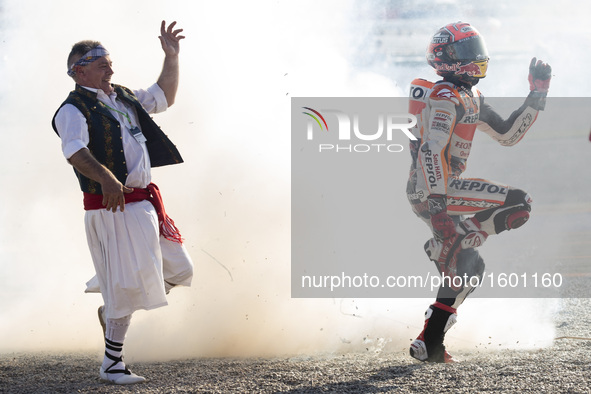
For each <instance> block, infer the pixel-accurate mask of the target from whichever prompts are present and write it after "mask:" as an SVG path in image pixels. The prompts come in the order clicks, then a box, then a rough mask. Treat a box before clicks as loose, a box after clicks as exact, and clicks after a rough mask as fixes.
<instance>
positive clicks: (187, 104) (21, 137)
mask: <svg viewBox="0 0 591 394" xmlns="http://www.w3.org/2000/svg"><path fill="white" fill-rule="evenodd" d="M415 3H417V2H390V3H388V2H382V1H376V2H371V3H362V2H352V1H349V2H342V1H329V2H321V3H318V2H312V1H297V2H273V1H254V2H240V1H229V2H220V3H214V2H187V1H174V0H173V1H169V2H166V4H164V3H163V2H156V1H151V0H150V1H139V0H133V1H125V2H121V1H117V2H116V1H112V0H109V1H104V2H102V3H101V4H100V8H99V7H97V5H96V4H93V5H82V4H78V5H76V6H73V5H72V3H71V2H66V1H63V0H58V1H53V2H40V1H16V0H4V1H1V2H0V12H1V26H2V27H1V28H0V37H1V44H0V45H1V46H2V48H1V49H2V51H1V53H2V61H1V63H0V70H1V75H2V76H3V83H2V85H1V86H0V122H1V124H2V130H3V133H4V136H5V143H4V144H2V145H1V146H0V153H1V154H0V157H1V158H2V159H1V160H2V164H3V166H2V167H3V170H2V172H0V181H1V182H2V185H3V193H2V195H1V196H0V203H1V204H0V220H1V223H2V226H1V227H0V239H1V240H2V241H0V242H1V247H0V337H1V338H2V340H1V341H0V352H8V351H30V350H56V351H96V352H97V354H98V353H100V352H101V351H102V338H101V335H100V326H99V325H98V321H97V318H96V309H97V307H98V306H99V305H101V304H102V299H101V297H100V296H99V295H96V294H84V293H83V291H84V288H85V285H84V284H85V282H86V281H87V280H88V279H89V278H90V277H92V276H93V275H94V273H93V267H92V262H91V260H90V255H89V253H88V250H87V245H86V238H85V234H84V226H83V210H82V206H81V195H80V193H79V191H78V186H77V182H76V180H75V177H74V176H73V172H72V170H71V168H69V165H68V164H67V163H66V161H65V160H64V159H63V156H62V155H61V151H60V142H59V138H57V136H55V134H54V132H53V130H52V129H51V124H50V122H51V118H52V116H53V114H54V112H55V111H56V110H57V108H58V107H59V105H60V103H61V102H62V101H63V99H65V97H66V95H67V93H68V92H69V91H70V90H71V89H72V88H73V83H72V81H71V80H70V79H69V77H68V76H67V75H66V57H67V54H68V52H69V49H70V47H71V45H72V44H73V43H74V42H76V41H79V40H82V39H96V40H99V41H101V42H102V43H103V45H104V46H105V47H106V48H107V49H108V50H109V51H110V53H111V58H112V60H113V62H114V66H113V67H114V69H115V75H114V77H113V81H114V82H115V83H120V84H123V85H125V86H128V87H131V88H139V87H147V86H149V85H151V84H152V83H154V82H155V80H156V78H157V76H158V74H159V72H160V69H161V64H162V60H163V54H162V52H161V49H160V44H159V41H158V38H157V37H158V35H159V24H160V21H161V20H163V19H164V20H166V21H167V22H170V21H173V20H177V21H178V26H179V27H181V28H183V29H184V34H185V35H186V36H187V38H186V39H185V40H183V41H182V42H181V45H182V46H181V86H180V89H179V93H178V96H177V100H176V103H175V105H174V106H173V107H171V108H170V109H169V111H167V112H166V113H164V114H159V115H156V117H155V120H156V122H157V123H158V124H159V125H160V126H161V127H162V128H163V129H164V130H165V131H166V132H167V134H168V135H169V136H170V137H171V139H172V140H173V141H174V142H175V144H176V145H177V146H178V148H179V150H180V151H181V153H182V155H183V157H184V158H185V164H183V165H180V166H171V167H167V168H159V169H154V171H153V179H154V181H155V182H156V183H158V184H159V186H160V188H161V190H162V193H163V196H164V199H165V200H166V207H167V212H168V213H169V214H170V216H171V217H172V218H174V220H175V222H176V224H177V225H178V226H179V228H180V229H181V231H182V233H183V236H184V237H185V239H186V246H187V248H188V250H189V252H190V253H191V256H192V257H193V260H194V262H195V264H196V266H195V271H196V272H195V273H196V275H195V279H194V283H193V286H192V287H191V288H179V289H174V290H173V291H172V292H171V295H170V297H169V303H170V305H169V306H168V307H166V308H160V309H158V310H154V311H150V312H144V311H139V312H137V313H135V314H134V316H133V319H132V325H131V328H130V330H129V332H128V339H127V341H126V353H127V358H128V360H132V361H133V360H155V359H158V360H162V359H172V358H184V357H201V356H253V355H254V356H274V355H285V354H318V353H329V352H346V351H373V352H380V351H391V352H399V351H403V352H406V351H407V346H408V344H409V340H410V339H411V338H414V337H415V336H416V335H417V334H418V332H419V331H420V330H421V328H422V324H423V317H422V315H423V311H424V310H425V309H426V307H427V306H428V305H429V304H430V303H431V302H432V300H431V299H427V300H415V299H410V300H407V299H291V298H290V288H289V283H290V277H289V276H290V153H289V152H290V129H289V127H290V121H289V116H290V98H291V97H294V96H304V97H305V96H318V97H321V96H325V97H331V96H353V97H363V96H374V97H375V96H404V95H406V90H407V87H408V84H409V83H410V81H411V80H412V79H413V78H414V77H418V76H423V77H426V78H431V79H432V78H434V75H433V74H432V72H431V70H430V69H428V68H426V67H425V66H424V64H421V66H415V65H413V64H412V63H410V64H409V63H407V64H404V63H396V62H395V61H393V59H392V58H391V57H388V56H387V55H385V53H386V52H387V51H386V49H387V45H389V43H390V44H391V43H392V42H393V41H388V40H386V39H385V36H384V35H381V34H380V29H379V28H380V26H381V27H382V28H384V26H385V25H380V23H381V22H380V21H383V20H384V18H383V16H384V15H386V16H388V15H389V16H390V17H393V16H392V12H394V11H396V10H398V11H400V12H402V11H406V12H415V13H416V16H415V17H414V20H415V21H416V20H419V21H422V23H421V28H420V29H419V30H416V32H413V31H412V30H409V28H410V26H417V24H413V23H412V22H413V19H412V18H411V17H407V18H406V19H405V17H403V16H401V15H398V19H396V18H394V19H390V21H391V22H392V26H394V27H395V29H397V30H396V31H397V34H398V35H397V36H395V39H394V41H396V40H397V42H398V43H405V42H406V43H407V44H405V45H406V46H408V47H409V48H402V47H401V51H402V50H403V49H404V50H409V52H408V56H409V57H410V58H412V57H413V56H415V57H417V56H418V57H419V58H422V56H424V52H423V51H424V48H425V47H426V45H427V41H426V40H427V39H428V36H429V35H430V34H432V33H433V31H435V30H436V29H437V28H438V27H440V26H441V25H443V24H445V23H448V22H450V21H452V20H454V19H464V20H468V19H470V20H472V18H469V17H470V16H474V13H475V9H474V8H473V7H472V6H465V4H464V2H461V1H458V2H441V3H439V2H435V3H436V4H438V5H439V6H442V7H443V5H444V4H452V5H455V6H456V7H455V8H453V10H447V11H446V12H444V13H442V14H441V15H442V16H433V15H431V14H430V13H428V12H427V11H426V9H425V8H424V7H423V6H426V4H427V2H424V3H425V4H423V3H421V2H418V3H417V4H418V5H413V4H415ZM419 3H420V4H419ZM484 3H485V4H488V3H490V4H493V2H484ZM497 3H498V2H494V4H497ZM563 3H564V2H562V3H561V4H563ZM567 3H568V2H567ZM361 4H365V5H363V6H362V5H361ZM367 4H370V5H367ZM388 4H393V5H394V6H389V7H388V6H387V5H388ZM421 4H423V6H422V5H421ZM520 4H523V3H522V2H520ZM535 4H536V7H535V9H536V10H540V11H539V15H535V13H534V15H533V16H530V18H540V19H542V18H546V19H548V18H549V16H548V15H550V13H551V12H554V11H557V12H558V11H560V10H550V9H549V8H550V7H553V6H551V4H553V3H551V2H549V1H547V2H543V4H544V5H545V7H546V8H548V12H546V9H545V8H544V7H543V6H540V5H539V2H536V3H535ZM575 4H576V3H575V2H572V5H571V7H574V6H575ZM532 5H533V2H532ZM578 6H579V5H577V7H578ZM503 7H504V8H505V11H504V12H503ZM508 7H509V6H508V5H502V6H501V7H500V8H501V10H500V11H495V16H494V17H493V16H491V17H486V16H485V13H484V12H481V13H480V14H478V16H477V17H476V18H474V19H477V20H478V21H479V22H481V23H482V24H481V26H482V27H479V30H480V31H481V33H483V34H484V35H485V37H486V38H487V41H488V42H489V45H490V47H489V50H490V52H491V53H494V52H495V51H496V50H497V51H499V52H502V54H503V56H505V57H503V56H501V58H500V59H499V60H498V64H497V63H492V62H491V65H490V68H489V73H490V77H487V79H486V80H485V81H484V82H483V83H482V86H481V89H482V90H483V91H484V92H485V93H487V92H488V94H489V95H497V96H511V95H515V96H522V95H524V94H526V93H527V65H528V64H529V58H531V56H539V57H541V58H544V60H548V61H549V62H550V63H551V64H552V65H553V67H554V69H555V74H556V75H557V76H558V77H557V78H555V81H553V87H552V89H553V91H556V92H559V94H561V95H571V96H577V95H583V94H582V92H580V90H579V89H577V88H575V86H576V85H577V84H576V81H574V80H573V81H570V79H572V78H573V75H572V74H577V72H576V71H577V68H578V67H582V66H583V64H584V63H585V62H583V61H581V62H580V64H572V63H571V62H570V61H567V60H565V57H563V56H558V55H557V53H556V51H557V49H558V47H561V48H562V49H563V51H564V50H565V48H572V46H571V44H569V43H568V42H567V43H565V42H563V41H560V37H559V36H557V34H556V32H554V34H553V35H550V34H549V33H546V32H545V31H544V30H543V26H545V25H544V24H543V23H542V24H541V25H538V24H532V23H524V22H523V21H520V23H519V25H517V24H514V23H513V22H514V21H515V19H516V17H515V14H514V13H512V11H514V10H513V9H509V8H508ZM562 7H564V4H563V5H562ZM584 7H588V6H584ZM564 8H567V9H568V7H564ZM385 10H386V11H385ZM388 10H389V11H388ZM519 12H520V14H519V15H521V17H523V15H524V12H523V10H519ZM421 13H424V16H421V15H422V14H421ZM558 15H566V14H565V12H564V11H561V13H560V14H558ZM578 15H588V12H579V13H578ZM574 17H576V16H574ZM450 18H451V19H450ZM474 23H475V24H476V22H474ZM522 26H528V29H529V30H527V31H524V29H523V28H522ZM538 26H542V27H538ZM581 26H586V25H585V24H584V23H581V24H580V25H579V24H576V23H573V24H570V27H571V28H572V27H577V28H582V27H581ZM421 29H422V30H421ZM536 29H538V30H536ZM586 32H587V31H586ZM516 34H519V35H520V37H521V38H520V40H519V41H515V40H511V37H513V36H514V35H516ZM587 34H588V32H587ZM559 41H560V42H559ZM415 42H416V45H415V44H414V43H415ZM559 43H560V46H558V44H559ZM401 45H403V44H401ZM572 45H573V46H574V45H575V44H572ZM417 46H418V47H417ZM509 49H510V51H509ZM579 49H580V48H579ZM566 50H568V49H566ZM577 51H578V49H577ZM563 53H564V52H563ZM576 53H580V51H578V52H576ZM380 56H382V58H381V57H380ZM380 59H382V60H380ZM515 63H518V67H519V69H518V70H514V69H513V67H514V65H515ZM497 67H498V68H497ZM495 68H497V69H495ZM508 69H511V73H508V72H507V73H506V72H505V71H506V70H508ZM573 71H574V72H573ZM421 73H422V74H424V75H420V74H421ZM514 74H515V75H517V76H516V77H515V78H516V79H515V80H513V79H509V78H513V75H514ZM509 75H510V76H509ZM579 75H584V74H579ZM517 78H519V80H517ZM569 82H570V83H569ZM554 89H555V90H554ZM579 134H581V132H579ZM524 144H527V141H525V142H524ZM483 166H487V164H478V165H474V167H476V168H481V169H482V168H484V167H483ZM587 168H589V167H587ZM406 171H407V169H406V168H396V169H393V177H394V178H393V179H396V182H400V185H401V188H404V184H405V182H406V179H405V177H406ZM474 171H475V172H476V171H477V170H476V169H475V170H474ZM516 172H517V171H516ZM510 181H511V179H507V182H510ZM401 195H402V196H403V194H401ZM403 197H404V196H403ZM394 205H396V206H399V207H400V208H399V209H400V212H399V213H398V215H399V217H400V218H401V220H400V223H398V224H397V226H399V227H397V228H396V230H395V231H396V232H398V233H405V232H407V233H408V229H411V231H412V232H413V233H415V234H416V247H414V249H413V250H404V251H400V256H403V257H404V258H405V259H408V261H424V262H425V264H428V262H426V261H425V256H424V254H423V252H422V250H421V245H422V243H423V242H424V241H425V240H426V239H427V238H428V237H429V233H428V230H427V229H426V228H424V227H425V226H423V225H422V224H421V223H420V222H419V221H418V219H416V218H415V217H413V215H412V213H410V207H409V206H408V203H407V202H406V201H405V200H404V198H403V199H401V201H399V202H398V201H397V202H395V204H394ZM520 231H522V238H521V239H524V240H527V239H531V238H534V237H536V229H535V228H531V227H530V228H528V226H526V227H524V229H523V230H520ZM511 235H512V236H513V235H516V234H513V233H512V234H511ZM508 238H510V237H503V240H502V241H499V242H497V243H494V245H496V247H501V244H502V243H503V242H504V241H505V240H506V239H508ZM512 247H519V245H512ZM487 250H488V249H487ZM501 257H502V256H501ZM558 304H559V302H558V301H554V300H517V301H516V300H502V299H501V300H477V299H468V301H466V303H465V305H463V306H462V307H461V309H460V318H459V322H460V323H459V324H458V325H457V327H454V328H453V329H452V331H450V333H449V335H448V337H449V339H450V344H452V343H453V344H454V345H455V346H456V347H463V348H466V349H470V348H474V347H475V346H480V345H479V344H481V343H484V342H486V341H489V342H491V341H494V344H496V345H497V347H498V346H501V347H523V346H525V347H535V346H545V345H547V344H548V343H549V342H550V341H551V339H552V337H553V328H552V327H553V324H552V311H553V310H554V309H556V308H557V307H558ZM508 306H511V307H510V308H509V307H508ZM501 310H502V311H503V312H502V315H500V312H499V311H501ZM539 310H545V311H547V312H544V313H540V312H539ZM532 326H535V327H536V329H535V331H532V328H531V327H532ZM489 338H492V340H491V339H489ZM487 343H488V342H487Z"/></svg>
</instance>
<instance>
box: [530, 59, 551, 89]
mask: <svg viewBox="0 0 591 394" xmlns="http://www.w3.org/2000/svg"><path fill="white" fill-rule="evenodd" d="M527 79H528V81H529V90H531V91H536V92H540V93H548V89H549V88H550V79H552V67H550V65H549V64H547V63H544V62H542V61H541V60H537V59H536V58H535V57H534V58H533V59H531V63H530V64H529V76H528V78H527Z"/></svg>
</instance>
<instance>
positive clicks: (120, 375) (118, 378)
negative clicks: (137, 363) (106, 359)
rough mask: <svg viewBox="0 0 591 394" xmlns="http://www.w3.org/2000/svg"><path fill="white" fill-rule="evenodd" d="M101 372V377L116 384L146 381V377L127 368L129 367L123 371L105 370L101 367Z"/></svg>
mask: <svg viewBox="0 0 591 394" xmlns="http://www.w3.org/2000/svg"><path fill="white" fill-rule="evenodd" d="M99 374H100V375H101V379H103V380H106V381H107V382H111V383H114V384H135V383H142V382H144V381H146V378H144V377H143V376H138V375H136V374H134V373H133V372H131V371H130V370H129V369H127V367H125V370H123V371H121V370H117V371H108V372H107V371H105V369H104V368H103V367H101V369H100V372H99ZM110 375H112V376H110Z"/></svg>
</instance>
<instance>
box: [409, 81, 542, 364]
mask: <svg viewBox="0 0 591 394" xmlns="http://www.w3.org/2000/svg"><path fill="white" fill-rule="evenodd" d="M545 97H546V94H545V93H543V94H540V93H539V92H536V91H532V92H531V93H530V95H529V96H528V97H527V98H526V100H525V102H524V104H523V105H522V106H521V107H520V108H518V109H517V110H515V111H514V112H513V113H512V114H511V116H509V118H508V119H506V120H505V119H503V118H502V117H501V116H500V115H499V114H498V113H497V112H496V111H495V110H494V109H493V108H492V107H491V106H490V105H489V104H488V103H487V102H486V101H485V99H484V97H483V96H482V95H481V94H480V92H479V91H478V89H476V88H475V87H474V86H471V85H468V84H462V83H461V82H458V81H456V82H455V83H454V82H452V81H450V80H446V79H444V80H442V81H439V82H436V83H433V82H429V81H426V80H424V79H415V80H414V81H413V82H412V84H411V89H410V105H409V112H410V113H411V114H413V115H415V116H416V117H417V124H416V126H415V127H414V128H413V129H411V132H412V133H413V135H414V136H415V137H416V138H417V140H416V141H411V142H410V152H411V157H412V164H411V168H410V176H409V180H408V184H407V196H408V199H409V202H410V203H411V205H412V209H413V211H414V212H415V213H416V214H417V215H418V216H419V217H420V218H421V219H423V220H424V221H425V222H426V223H427V225H428V226H429V227H430V228H431V230H432V231H433V234H434V237H433V238H432V239H430V240H429V241H427V243H426V244H425V251H426V252H427V255H428V256H429V258H430V259H431V260H432V261H434V262H435V264H436V266H437V269H438V270H439V272H440V274H442V275H445V276H448V277H449V278H451V279H453V278H454V277H456V276H457V277H460V278H465V279H466V278H467V279H468V280H467V281H466V282H464V281H460V284H458V282H456V281H451V280H448V281H445V280H444V281H443V282H442V283H443V284H442V286H441V287H440V289H439V291H438V293H437V299H436V302H435V303H434V304H432V305H431V306H430V307H429V308H428V309H427V312H426V313H425V326H424V329H423V331H422V332H421V333H420V334H419V336H418V337H417V339H416V340H415V341H414V342H413V343H412V344H411V347H410V354H411V355H412V356H413V357H414V358H417V359H419V360H421V361H434V362H450V361H453V359H452V358H451V356H450V355H449V354H448V353H447V351H446V350H445V346H444V345H443V340H444V336H445V332H446V331H447V330H448V329H449V328H450V327H451V326H452V325H453V324H454V323H455V321H456V309H457V308H458V306H459V305H460V304H461V303H462V302H463V301H464V299H465V298H466V297H467V296H468V294H470V293H471V292H472V291H473V290H474V287H472V286H470V285H471V284H473V283H474V282H473V281H472V280H470V279H471V278H473V277H477V278H478V280H481V279H482V275H483V273H484V261H483V260H482V258H481V257H480V255H479V253H478V251H477V250H476V247H478V246H480V245H481V244H482V243H483V242H484V241H485V240H486V238H487V237H488V236H489V235H492V234H498V233H500V232H502V231H505V230H510V229H513V228H517V227H520V226H521V225H523V224H524V223H525V222H526V221H527V219H528V218H529V211H530V208H531V207H530V204H531V202H532V200H531V198H530V197H529V195H528V194H527V193H526V192H524V191H522V190H519V189H516V188H513V187H510V186H507V185H504V184H501V183H497V182H493V181H490V180H486V179H480V178H462V177H461V175H462V173H463V172H464V171H465V169H466V163H467V160H468V157H469V155H470V150H471V148H472V139H473V138H474V133H475V132H476V130H477V129H478V130H481V131H483V132H485V133H486V134H488V135H489V136H490V137H492V138H493V139H495V140H497V141H498V142H499V143H500V144H501V145H505V146H511V145H515V144H516V143H517V142H519V141H520V140H521V139H522V138H523V137H524V136H525V134H526V132H527V131H528V130H529V128H530V127H531V125H532V124H533V123H534V121H535V120H536V118H537V115H538V112H539V111H540V110H543V109H544V105H545ZM464 215H469V217H468V218H465V217H464ZM449 226H451V230H449V228H450V227H449Z"/></svg>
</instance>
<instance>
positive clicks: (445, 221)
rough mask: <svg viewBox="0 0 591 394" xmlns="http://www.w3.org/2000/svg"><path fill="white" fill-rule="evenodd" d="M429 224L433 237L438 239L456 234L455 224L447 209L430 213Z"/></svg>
mask: <svg viewBox="0 0 591 394" xmlns="http://www.w3.org/2000/svg"><path fill="white" fill-rule="evenodd" d="M431 226H432V227H433V233H434V234H435V238H437V239H438V240H444V239H448V238H451V237H453V236H454V235H456V234H457V232H456V225H455V224H454V221H453V220H452V218H451V217H450V216H449V215H448V214H447V210H446V211H441V212H439V213H436V214H435V215H431Z"/></svg>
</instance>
